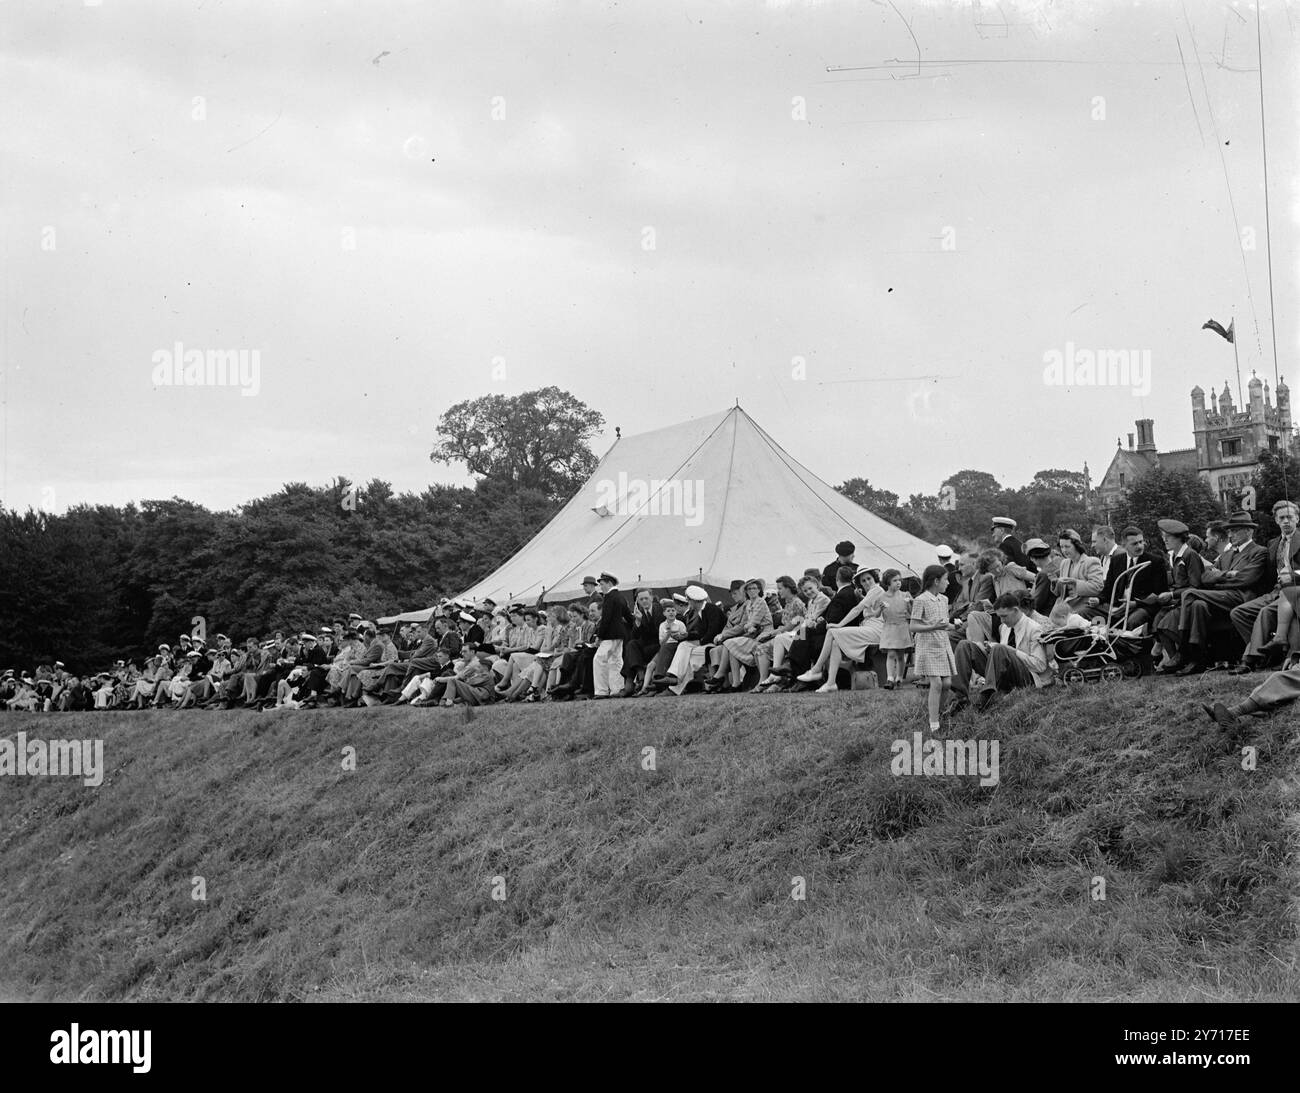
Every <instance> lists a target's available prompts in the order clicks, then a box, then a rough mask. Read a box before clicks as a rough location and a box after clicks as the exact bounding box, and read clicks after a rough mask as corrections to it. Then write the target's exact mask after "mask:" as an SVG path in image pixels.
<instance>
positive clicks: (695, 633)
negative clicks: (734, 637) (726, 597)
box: [686, 601, 727, 645]
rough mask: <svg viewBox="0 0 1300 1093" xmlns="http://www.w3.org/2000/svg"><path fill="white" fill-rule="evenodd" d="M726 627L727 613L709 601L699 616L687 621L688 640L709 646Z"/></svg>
mask: <svg viewBox="0 0 1300 1093" xmlns="http://www.w3.org/2000/svg"><path fill="white" fill-rule="evenodd" d="M726 625H727V613H726V612H725V611H723V610H722V608H721V607H719V606H718V605H717V604H716V603H713V602H712V601H709V602H708V603H706V604H705V605H704V607H703V608H701V610H700V613H699V614H698V615H695V616H693V617H688V618H687V619H686V640H687V641H698V642H699V643H700V644H701V645H708V644H709V642H711V641H712V640H713V639H714V638H716V637H717V636H718V635H719V634H721V633H722V628H723V627H724V626H726Z"/></svg>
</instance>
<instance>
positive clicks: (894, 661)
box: [880, 569, 912, 690]
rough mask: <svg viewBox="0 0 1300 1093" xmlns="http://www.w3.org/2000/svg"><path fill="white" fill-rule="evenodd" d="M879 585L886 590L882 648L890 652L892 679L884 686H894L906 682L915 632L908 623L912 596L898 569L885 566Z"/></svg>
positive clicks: (889, 665) (883, 605)
mask: <svg viewBox="0 0 1300 1093" xmlns="http://www.w3.org/2000/svg"><path fill="white" fill-rule="evenodd" d="M880 585H881V587H882V588H884V590H885V594H884V595H883V596H881V597H880V607H881V617H882V618H883V619H884V621H885V625H884V628H883V630H882V632H881V635H880V649H881V651H882V652H884V653H887V654H888V657H887V659H886V666H887V671H888V676H889V679H888V682H887V683H886V684H885V687H886V688H887V689H888V690H893V689H894V685H895V684H898V683H902V682H903V675H904V673H905V672H906V670H907V653H908V650H910V649H911V648H912V632H911V630H910V629H909V623H908V619H909V617H910V612H911V609H912V597H911V596H909V595H908V594H907V593H906V592H904V591H903V575H902V574H901V573H899V572H898V570H896V569H886V570H885V572H884V573H883V574H882V575H881V578H880Z"/></svg>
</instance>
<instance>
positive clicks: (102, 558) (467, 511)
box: [0, 387, 1300, 671]
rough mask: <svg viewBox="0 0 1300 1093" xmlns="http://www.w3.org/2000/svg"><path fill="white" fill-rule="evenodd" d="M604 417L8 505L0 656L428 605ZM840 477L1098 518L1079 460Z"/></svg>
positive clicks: (469, 410)
mask: <svg viewBox="0 0 1300 1093" xmlns="http://www.w3.org/2000/svg"><path fill="white" fill-rule="evenodd" d="M603 426H604V419H603V418H602V417H601V415H600V414H599V413H597V412H596V411H594V410H592V409H590V408H589V407H587V406H586V405H585V404H583V403H582V402H581V401H580V400H578V399H576V398H574V397H573V396H572V395H570V394H568V393H567V392H565V391H561V390H560V389H558V388H556V387H547V388H543V389H541V390H538V391H529V392H525V393H524V394H522V395H517V396H513V397H507V396H503V395H491V396H487V397H485V398H480V399H474V400H470V401H467V402H463V403H459V404H457V405H455V406H453V407H451V408H450V409H448V410H447V412H446V413H445V414H443V415H442V417H441V419H440V420H439V424H438V442H437V444H436V446H435V447H434V448H433V451H432V452H431V453H430V458H431V459H432V460H433V461H435V462H437V463H463V464H464V465H465V466H467V467H468V468H469V470H470V471H471V472H472V473H474V474H475V475H477V476H479V477H478V479H477V481H476V483H475V484H474V485H473V486H450V485H432V486H429V487H428V488H427V489H426V490H424V491H423V492H422V493H420V494H418V495H417V494H412V493H403V494H395V493H394V492H393V490H392V487H391V486H390V484H389V483H387V482H383V481H380V480H373V481H371V482H370V483H369V484H367V485H365V486H364V487H362V486H358V485H355V484H353V483H352V482H350V481H349V480H348V479H346V478H343V477H338V478H335V479H334V480H333V481H332V482H331V483H330V484H328V485H325V486H319V487H313V486H309V485H307V484H306V483H302V482H291V483H289V484H287V485H285V486H284V488H283V489H281V490H279V491H278V492H276V493H274V494H272V495H270V496H268V497H262V498H259V499H257V500H255V501H250V502H249V503H247V504H245V505H242V506H240V507H238V508H236V509H235V510H233V511H229V512H213V511H211V510H209V509H206V508H204V507H203V506H202V505H197V504H194V503H193V502H190V501H186V500H182V499H181V498H178V497H174V498H172V499H171V500H151V501H144V502H141V503H140V504H139V505H136V504H129V505H126V506H125V507H123V508H118V507H115V506H111V505H94V506H90V505H82V506H78V507H76V508H73V509H70V510H69V511H68V512H66V513H64V514H62V515H52V514H49V513H43V512H35V511H32V510H28V511H27V512H26V513H18V512H13V511H10V510H7V509H5V508H4V507H3V505H0V668H2V667H10V666H12V667H16V668H17V667H22V668H26V667H29V666H31V665H32V664H34V663H36V662H38V661H40V660H52V659H54V658H55V657H58V658H59V659H61V660H63V661H65V662H66V663H67V665H68V667H69V668H71V669H72V670H74V671H89V670H94V669H97V668H100V667H102V666H104V665H105V664H106V663H108V662H111V661H112V660H113V659H115V658H117V657H138V656H141V655H144V654H146V653H147V652H148V651H149V650H152V649H154V648H156V646H157V645H158V643H160V642H163V641H166V642H168V643H174V642H175V640H176V637H177V636H178V635H179V634H180V633H182V632H189V631H190V630H191V620H192V619H193V618H194V617H195V616H202V617H203V618H204V619H205V622H206V626H207V628H208V632H209V634H212V633H215V632H217V631H220V632H224V633H227V634H229V635H230V636H231V637H232V638H236V639H239V638H242V637H248V636H252V635H259V636H260V635H265V634H267V633H269V632H271V631H273V630H276V629H282V630H285V631H286V632H287V631H291V630H300V629H305V628H307V627H315V626H318V625H319V624H320V621H321V620H323V619H330V618H335V617H338V616H339V615H340V614H343V615H346V614H347V613H348V612H350V611H359V612H362V613H365V614H370V615H381V614H391V613H396V612H398V611H402V610H409V609H411V608H413V607H424V606H427V605H429V604H430V603H432V602H434V601H436V600H437V599H438V598H439V597H441V596H443V595H448V594H454V593H456V592H458V591H459V590H460V589H462V588H466V587H468V586H469V585H471V584H473V583H474V582H475V581H476V580H477V579H479V578H480V577H482V576H483V575H484V574H486V573H489V572H491V571H492V570H493V569H495V568H496V567H497V566H499V565H500V564H501V563H502V562H504V561H505V560H506V559H507V558H509V557H510V556H511V555H512V554H514V552H515V551H517V550H518V549H519V548H520V547H521V546H522V545H523V544H524V543H526V542H527V541H528V540H529V539H530V538H531V537H532V536H533V535H535V534H536V533H537V531H538V530H539V529H540V528H541V527H542V526H543V525H544V524H545V523H546V522H547V521H548V520H550V519H551V517H552V516H554V515H555V513H556V512H557V511H558V510H559V508H560V507H561V506H562V505H563V504H564V503H565V502H566V501H567V500H568V498H570V497H572V496H573V494H574V492H576V490H577V489H578V488H579V487H580V486H581V485H582V484H583V483H584V482H585V481H586V480H587V479H588V478H589V477H590V475H591V473H592V471H593V470H594V469H595V466H596V464H597V462H598V460H597V458H596V456H595V455H594V453H593V452H592V450H591V447H590V441H591V440H592V439H594V438H595V437H596V436H597V435H598V434H599V433H600V431H601V429H602V428H603ZM1255 486H1256V492H1257V505H1258V509H1259V517H1260V525H1261V526H1260V537H1261V538H1267V537H1268V536H1270V535H1272V534H1274V533H1275V528H1274V525H1273V523H1272V520H1271V518H1270V517H1269V516H1268V513H1269V511H1270V510H1271V508H1272V504H1273V502H1274V501H1275V500H1277V499H1279V498H1282V497H1287V496H1291V497H1294V496H1296V495H1297V488H1298V487H1300V460H1296V459H1295V458H1294V457H1286V458H1284V457H1282V456H1281V455H1278V454H1274V453H1266V454H1265V455H1264V457H1263V463H1262V465H1261V467H1260V470H1259V473H1258V474H1257V475H1256V476H1255ZM839 489H840V491H841V492H842V493H844V494H845V495H846V496H848V497H850V498H851V499H852V500H854V501H856V502H857V503H858V504H861V505H863V506H864V507H865V508H867V509H870V510H871V511H872V512H875V513H877V514H878V515H880V516H881V517H883V518H884V519H886V520H888V521H890V522H891V523H893V524H896V525H897V526H899V527H902V528H904V529H905V530H907V531H909V532H911V533H912V534H914V535H917V536H919V537H920V538H923V539H926V540H928V541H929V542H932V543H939V542H947V543H949V544H950V545H951V546H953V547H954V548H955V549H968V548H973V547H976V546H978V545H980V543H981V542H982V541H984V538H985V536H986V535H987V534H988V528H989V523H990V521H991V519H992V517H993V516H997V515H1006V516H1011V517H1013V518H1014V519H1016V520H1017V521H1018V522H1019V524H1020V526H1021V528H1022V529H1023V530H1024V531H1025V533H1026V535H1040V536H1042V537H1044V538H1047V539H1049V540H1050V539H1051V537H1052V536H1054V535H1055V533H1056V532H1057V531H1059V530H1060V529H1061V528H1062V527H1074V528H1077V529H1078V530H1079V531H1080V532H1083V533H1084V534H1085V535H1086V534H1087V529H1088V528H1090V527H1091V525H1092V524H1093V523H1096V522H1099V519H1100V517H1099V514H1097V513H1095V512H1089V511H1088V509H1087V504H1086V501H1085V493H1084V481H1083V476H1082V475H1081V474H1078V473H1076V472H1073V471H1063V470H1043V471H1039V472H1038V473H1036V474H1035V475H1034V476H1033V478H1032V479H1031V480H1030V482H1029V483H1028V484H1027V485H1025V486H1022V487H1020V488H1018V489H1006V488H1004V487H1002V486H1001V485H1000V484H999V483H998V481H997V479H995V478H994V477H993V476H992V475H991V474H988V473H987V472H984V471H975V470H963V471H959V472H957V473H956V474H954V475H952V476H951V477H950V478H948V479H947V480H946V481H945V482H944V483H943V485H942V488H941V489H940V492H939V493H938V494H936V495H934V496H924V495H920V494H913V495H912V496H911V497H909V498H908V500H907V501H906V502H901V501H900V499H899V497H898V495H897V494H895V493H891V492H890V491H888V490H881V489H876V488H875V487H873V486H872V485H871V484H870V482H869V481H868V480H867V479H866V478H851V479H849V480H848V481H847V482H844V483H843V484H842V485H841V486H840V487H839ZM1110 515H1111V520H1110V522H1111V523H1112V524H1114V525H1116V527H1123V526H1125V525H1126V524H1128V523H1134V524H1137V525H1138V526H1140V527H1142V528H1143V529H1144V530H1145V531H1146V532H1147V535H1148V539H1149V541H1150V542H1152V543H1159V541H1160V540H1159V537H1158V534H1157V529H1156V526H1155V525H1156V521H1157V520H1158V519H1161V518H1163V517H1165V516H1176V517H1178V518H1179V519H1183V520H1186V521H1187V522H1188V523H1189V524H1191V525H1192V526H1193V527H1195V528H1196V529H1197V530H1201V529H1203V527H1204V525H1205V523H1206V522H1208V521H1209V520H1210V519H1213V518H1214V517H1216V516H1221V515H1222V509H1221V507H1220V505H1219V504H1218V502H1217V500H1216V499H1215V498H1214V496H1213V495H1212V494H1211V493H1210V490H1209V488H1208V487H1207V486H1206V485H1205V483H1203V482H1202V481H1201V480H1200V479H1199V478H1198V477H1197V476H1196V474H1195V473H1194V472H1187V471H1166V470H1155V471H1152V472H1150V473H1148V474H1146V475H1144V476H1143V477H1142V478H1140V479H1139V480H1138V482H1137V483H1136V484H1135V485H1134V486H1133V487H1132V489H1130V490H1129V492H1128V494H1127V496H1126V497H1125V498H1124V499H1123V501H1122V502H1121V504H1120V506H1119V510H1118V511H1117V512H1112V513H1111V514H1110Z"/></svg>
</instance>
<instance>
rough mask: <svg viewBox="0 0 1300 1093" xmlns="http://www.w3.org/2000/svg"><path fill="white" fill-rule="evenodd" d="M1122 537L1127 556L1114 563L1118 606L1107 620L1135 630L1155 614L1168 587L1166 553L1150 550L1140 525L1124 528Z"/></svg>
mask: <svg viewBox="0 0 1300 1093" xmlns="http://www.w3.org/2000/svg"><path fill="white" fill-rule="evenodd" d="M1123 538H1124V553H1125V554H1126V555H1127V557H1126V558H1125V561H1124V563H1123V565H1122V566H1121V565H1120V563H1118V562H1116V563H1115V564H1114V565H1112V566H1111V571H1112V572H1113V573H1114V575H1115V579H1114V581H1113V582H1112V586H1111V591H1112V592H1113V593H1114V596H1115V606H1114V608H1113V609H1112V610H1111V613H1110V618H1109V620H1108V621H1109V622H1110V624H1111V625H1112V626H1121V627H1123V628H1124V629H1125V630H1136V629H1138V628H1139V627H1142V626H1145V625H1146V624H1147V623H1148V622H1150V621H1151V620H1152V619H1153V618H1154V617H1155V614H1156V611H1157V609H1158V608H1159V606H1160V595H1161V594H1162V593H1165V592H1168V591H1169V574H1168V571H1167V570H1166V569H1165V559H1164V556H1163V555H1161V554H1157V553H1155V552H1154V551H1148V550H1147V540H1146V536H1145V535H1144V534H1143V533H1142V529H1141V528H1135V527H1127V528H1125V529H1124V534H1123ZM1106 602H1107V603H1109V602H1110V600H1109V599H1107V601H1106Z"/></svg>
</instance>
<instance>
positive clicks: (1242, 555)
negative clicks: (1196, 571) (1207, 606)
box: [1202, 539, 1277, 596]
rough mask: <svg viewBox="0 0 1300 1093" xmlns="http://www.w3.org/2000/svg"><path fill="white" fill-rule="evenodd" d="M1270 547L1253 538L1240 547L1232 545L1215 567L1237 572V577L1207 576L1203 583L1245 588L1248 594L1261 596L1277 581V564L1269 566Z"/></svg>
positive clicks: (1220, 557) (1222, 570)
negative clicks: (1213, 578)
mask: <svg viewBox="0 0 1300 1093" xmlns="http://www.w3.org/2000/svg"><path fill="white" fill-rule="evenodd" d="M1268 560H1269V559H1268V549H1267V548H1266V547H1264V546H1261V545H1260V544H1259V543H1257V542H1255V541H1254V540H1253V539H1252V540H1251V541H1250V542H1249V543H1247V544H1246V545H1245V546H1244V547H1241V548H1240V549H1238V548H1237V547H1234V546H1230V547H1228V549H1227V550H1225V551H1224V552H1223V553H1222V554H1220V555H1219V560H1218V561H1217V562H1215V568H1216V569H1218V570H1219V571H1220V572H1221V573H1224V574H1227V573H1234V572H1235V573H1236V576H1235V577H1228V576H1222V577H1219V578H1218V579H1217V580H1212V579H1210V578H1206V579H1205V580H1204V581H1203V582H1202V583H1203V586H1204V587H1206V588H1227V589H1234V588H1235V589H1240V590H1244V591H1245V592H1246V593H1247V594H1248V596H1259V595H1262V594H1263V593H1265V592H1267V591H1268V590H1269V589H1270V588H1272V587H1273V585H1274V584H1275V583H1276V582H1277V566H1276V564H1274V567H1273V569H1272V570H1271V571H1270V570H1269V568H1268Z"/></svg>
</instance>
